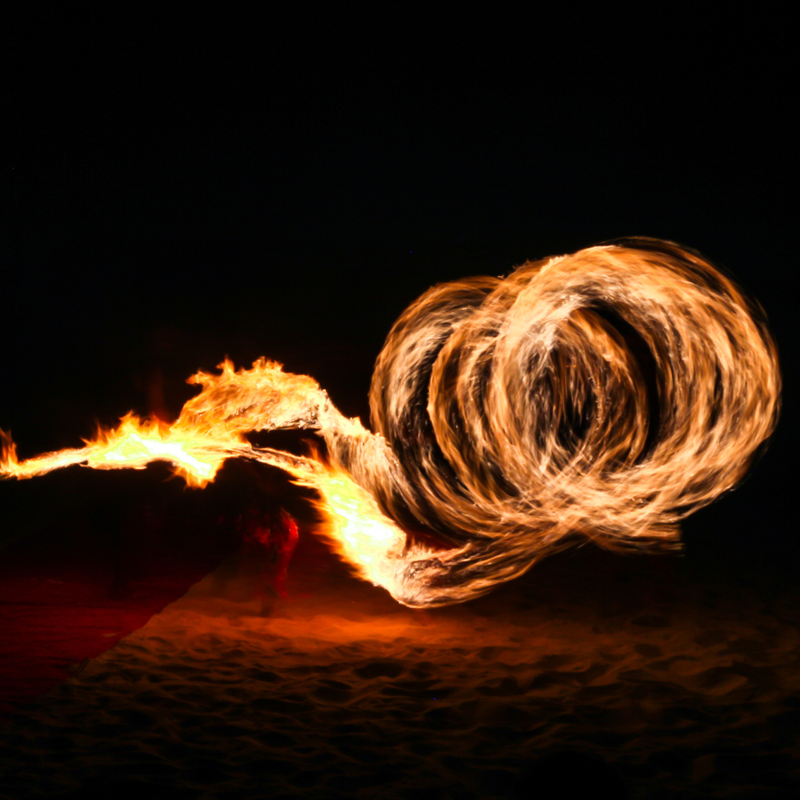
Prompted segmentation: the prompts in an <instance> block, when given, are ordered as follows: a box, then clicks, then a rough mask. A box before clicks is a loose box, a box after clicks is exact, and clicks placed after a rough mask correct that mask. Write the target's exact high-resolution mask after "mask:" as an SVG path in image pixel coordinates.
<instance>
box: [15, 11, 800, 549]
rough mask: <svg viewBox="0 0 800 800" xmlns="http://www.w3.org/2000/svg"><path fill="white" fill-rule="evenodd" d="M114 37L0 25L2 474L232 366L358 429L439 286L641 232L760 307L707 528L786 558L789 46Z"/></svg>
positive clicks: (153, 26)
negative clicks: (739, 418)
mask: <svg viewBox="0 0 800 800" xmlns="http://www.w3.org/2000/svg"><path fill="white" fill-rule="evenodd" d="M384 11H385V10H384ZM116 14H117V15H116V16H114V17H108V18H93V17H92V18H89V17H88V16H85V17H75V16H72V15H68V14H59V15H56V16H51V15H48V14H45V13H40V14H39V15H38V16H35V15H34V16H29V17H27V18H26V19H24V20H21V21H20V22H19V23H18V25H17V26H16V28H14V47H13V53H14V58H13V70H12V88H13V95H12V97H11V99H10V101H9V103H10V105H8V106H7V109H8V110H10V113H9V114H8V117H7V124H8V127H10V128H11V133H12V137H11V138H12V140H13V144H12V145H11V146H7V149H6V151H5V155H6V158H5V175H6V181H7V188H8V189H9V196H10V200H11V205H10V213H9V214H8V215H7V217H6V226H5V229H6V233H5V234H4V237H3V239H4V243H3V264H4V266H3V278H2V286H3V296H4V302H3V313H4V335H3V337H2V339H1V340H0V354H2V359H3V364H4V375H5V377H4V379H3V380H2V382H0V427H2V428H4V429H9V428H10V429H11V430H12V431H13V433H14V436H15V439H16V440H17V441H18V442H19V443H20V447H21V452H22V455H32V454H33V453H34V452H37V451H41V450H42V449H53V448H56V447H63V446H71V445H75V444H77V443H78V440H79V438H80V437H81V436H85V435H88V434H89V433H90V432H91V429H92V424H93V419H94V418H97V419H99V420H100V421H101V422H103V423H105V424H112V423H113V422H114V421H115V420H116V418H118V417H119V416H120V415H121V414H123V413H125V412H126V411H128V410H129V409H131V408H134V409H135V410H137V411H139V412H141V413H146V412H147V411H148V410H149V408H148V405H149V404H152V402H153V393H152V392H153V390H152V387H153V385H154V382H155V383H158V385H159V386H161V388H162V390H163V394H164V397H165V402H166V404H167V405H168V406H169V407H170V410H172V411H173V412H174V411H177V408H178V407H179V406H180V403H181V402H182V401H183V400H185V399H186V398H187V397H188V396H189V395H190V394H191V390H190V389H189V388H188V387H184V385H183V380H184V379H185V378H186V377H187V376H188V375H189V374H191V373H192V372H194V371H195V370H196V369H197V368H205V369H212V368H213V367H214V366H215V365H216V364H217V363H218V362H219V361H220V360H221V359H222V358H223V357H224V356H225V355H229V356H230V357H232V358H233V359H234V360H235V361H236V362H237V364H245V365H247V364H249V363H250V361H252V360H253V359H254V358H256V357H257V356H259V355H266V356H268V357H271V358H276V359H278V360H281V361H283V362H284V363H285V364H286V367H287V369H289V370H291V371H294V372H309V373H310V374H312V375H314V376H315V377H316V378H317V379H318V380H319V381H320V383H321V384H322V385H323V386H325V387H327V388H328V390H329V392H330V394H331V396H332V397H333V399H334V401H335V402H336V403H337V404H338V405H339V406H340V407H341V408H342V409H343V410H344V411H345V412H346V413H348V414H353V415H355V414H358V415H360V416H362V417H366V416H367V413H368V409H367V405H366V394H367V390H368V384H369V377H370V374H371V369H372V363H373V361H374V359H375V357H376V355H377V353H378V351H379V349H380V346H381V343H382V341H383V338H384V337H385V335H386V334H387V333H388V330H389V327H390V326H391V323H392V322H393V321H394V319H395V318H396V317H397V316H398V314H399V313H400V312H401V311H402V310H403V309H404V308H405V307H406V305H407V304H408V303H409V302H410V301H412V300H413V299H415V298H416V297H417V296H419V294H421V293H422V292H423V291H424V290H425V289H427V288H428V287H429V286H431V285H432V284H434V283H438V282H440V281H444V280H448V279H452V278H456V277H463V276H465V275H471V274H480V273H491V274H502V273H506V272H508V271H509V270H510V269H511V268H512V267H513V266H514V265H516V264H519V263H521V262H522V261H524V260H526V259H528V258H537V257H541V256H545V255H551V254H556V253H562V252H568V251H571V250H574V249H577V248H580V247H582V246H587V245H590V244H595V243H597V242H600V241H603V240H607V239H610V238H613V237H617V236H623V235H649V236H657V237H663V238H668V239H673V240H675V241H678V242H681V243H684V244H687V245H689V246H692V247H694V248H697V249H698V250H700V251H701V252H703V253H705V254H706V255H707V256H709V257H710V258H711V259H712V260H715V261H717V262H719V263H721V264H723V265H725V266H726V267H727V268H728V269H730V270H731V271H732V272H733V273H734V274H735V275H736V276H737V277H738V278H739V280H740V281H741V282H742V283H743V285H744V286H745V287H746V288H748V289H749V290H750V291H751V292H752V293H753V294H754V295H756V296H757V297H758V298H759V300H760V301H761V302H762V304H763V305H764V307H765V309H766V311H767V314H768V316H769V318H770V321H771V323H772V327H773V330H774V331H775V334H776V337H777V339H778V343H779V346H780V348H781V355H782V358H783V361H784V370H785V373H786V375H785V377H786V382H787V389H786V398H785V412H784V418H783V422H782V425H781V428H780V429H779V431H778V434H777V436H776V438H775V441H774V443H773V446H772V447H771V449H770V451H769V452H768V453H767V455H766V456H765V457H764V459H763V460H762V463H761V464H760V466H759V468H758V469H757V470H756V472H755V474H754V475H753V477H752V479H751V480H750V481H748V483H747V484H746V486H745V487H744V488H743V489H742V490H741V491H740V492H739V493H738V494H736V495H733V496H732V497H730V498H727V499H725V500H724V501H723V502H722V503H720V504H718V505H716V506H714V507H713V508H712V509H709V510H707V511H706V512H703V515H702V516H701V521H700V523H697V526H698V527H703V528H708V529H713V531H716V533H713V534H706V535H707V536H708V535H712V536H717V537H718V538H719V540H723V539H724V538H725V536H728V537H729V538H731V537H732V538H731V540H736V541H740V542H743V541H746V540H747V539H748V537H751V536H752V535H753V528H754V526H756V527H758V531H759V532H758V537H759V542H766V544H759V547H763V548H765V549H767V550H770V551H772V552H777V553H784V552H788V550H787V548H788V549H791V547H794V545H793V544H791V542H790V532H789V530H787V529H786V528H785V526H784V523H783V522H782V520H783V518H784V515H785V514H786V512H787V511H788V509H789V508H790V506H791V495H792V491H793V487H792V482H791V477H792V466H791V465H792V463H793V460H792V453H791V451H792V446H793V442H794V440H795V430H796V425H795V423H794V421H793V420H792V419H791V413H792V405H793V400H794V395H795V391H796V390H795V384H796V379H795V377H794V374H795V373H794V368H793V365H794V363H795V361H796V358H795V356H794V354H793V353H792V346H793V339H794V336H793V334H794V328H795V316H796V312H795V305H796V301H797V298H798V280H797V273H796V269H795V263H796V254H795V252H794V242H793V238H794V237H793V233H794V225H795V219H796V204H795V202H794V187H795V185H796V169H795V156H794V147H793V143H792V141H791V140H790V137H792V138H794V137H793V135H792V134H793V131H792V129H791V127H790V119H791V110H792V108H793V106H794V105H795V104H796V103H795V96H794V92H795V90H794V87H793V84H792V81H791V78H790V75H791V74H792V73H793V72H794V71H795V70H794V69H793V68H792V67H793V61H794V59H793V57H792V56H791V54H790V51H789V41H788V30H787V29H788V25H787V24H785V23H784V24H782V23H781V20H771V21H770V22H769V23H765V22H764V21H763V20H758V19H755V18H752V17H744V16H741V17H736V18H732V17H730V16H727V17H725V18H722V17H711V18H703V19H701V18H697V17H694V18H693V17H683V18H678V19H676V18H667V17H663V18H661V17H659V16H658V15H657V14H656V13H655V12H652V11H651V12H649V14H648V15H647V16H643V15H642V16H633V17H627V18H625V19H624V20H623V19H610V18H603V17H600V16H598V17H597V18H592V19H587V18H585V17H581V16H578V15H577V14H571V13H570V12H568V11H567V12H565V13H563V14H561V15H560V16H559V17H558V18H555V17H547V18H546V17H544V16H540V17H538V18H534V17H527V16H526V17H518V18H511V17H508V18H500V17H498V16H492V17H489V16H486V17H480V16H476V17H474V18H470V19H462V20H454V19H441V18H434V17H432V16H429V17H419V16H413V15H410V14H409V15H407V16H405V17H403V18H400V17H398V16H392V15H391V14H387V13H384V12H383V11H382V12H381V14H378V13H377V12H376V16H375V18H374V19H369V18H365V17H364V16H363V15H348V14H347V13H346V12H344V11H341V10H339V11H330V12H328V13H327V16H325V17H320V16H317V15H316V12H314V14H312V12H311V10H310V7H309V9H307V10H302V9H301V10H299V11H298V12H296V14H295V15H294V16H293V17H289V16H283V17H281V18H278V17H274V16H272V17H271V16H269V15H268V14H264V15H260V16H258V17H255V16H248V15H247V14H245V13H241V14H239V15H236V14H235V13H233V12H230V13H229V12H226V14H225V17H224V18H221V17H219V16H218V15H214V14H213V13H209V14H208V15H207V16H204V17H200V16H197V15H193V16H192V18H191V19H185V18H182V17H180V16H173V17H171V18H168V17H166V16H159V15H155V16H151V17H149V18H143V17H141V16H139V15H138V14H137V13H135V12H134V11H131V12H129V13H127V15H126V13H125V12H116ZM784 31H786V32H784ZM795 66H796V65H795ZM87 479H88V478H87ZM0 488H2V491H3V495H0V500H2V497H3V496H5V495H8V493H9V486H8V485H5V486H2V487H0ZM692 524H695V523H692ZM723 529H724V530H723ZM690 535H693V534H691V531H690Z"/></svg>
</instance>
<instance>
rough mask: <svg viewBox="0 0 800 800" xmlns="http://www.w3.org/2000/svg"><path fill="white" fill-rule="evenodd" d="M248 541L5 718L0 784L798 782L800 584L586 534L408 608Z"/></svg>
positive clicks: (746, 787)
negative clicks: (255, 551) (600, 545)
mask: <svg viewBox="0 0 800 800" xmlns="http://www.w3.org/2000/svg"><path fill="white" fill-rule="evenodd" d="M252 578H253V576H252V575H251V574H249V573H248V570H247V568H246V566H245V567H243V566H242V564H241V561H240V558H239V554H234V555H233V556H232V557H230V558H229V559H228V560H227V561H225V562H224V563H223V564H222V565H221V566H220V567H219V568H218V569H217V570H215V571H214V572H213V573H211V574H210V575H208V576H207V577H205V578H204V579H203V580H201V581H200V582H199V583H197V584H195V585H194V586H193V588H192V589H191V590H190V591H189V592H188V593H187V594H186V595H185V596H184V597H182V598H181V599H179V600H178V601H177V602H174V603H172V604H171V605H169V606H167V607H166V608H165V609H164V610H163V611H162V612H161V613H159V614H157V615H155V616H154V617H153V618H152V619H151V620H150V621H149V622H148V623H147V624H146V625H145V626H144V627H142V628H141V629H140V630H137V631H135V632H134V633H132V634H131V635H129V636H127V637H126V638H124V639H122V640H121V641H119V642H118V643H117V644H116V645H115V646H114V647H112V649H110V650H108V651H107V652H106V653H104V654H103V655H101V656H99V657H97V658H94V659H92V660H90V661H88V662H85V663H83V664H80V665H76V666H75V668H74V670H75V674H74V676H73V677H72V678H71V679H69V680H67V681H66V682H64V683H63V684H61V685H59V686H58V687H57V688H55V689H54V690H52V691H50V692H49V693H47V694H46V695H43V696H41V697H39V698H38V699H37V700H36V701H35V702H33V703H32V704H30V705H29V706H26V707H25V708H24V709H23V710H22V711H21V712H20V713H18V714H17V715H16V716H14V717H12V718H10V719H6V720H5V721H4V722H3V724H2V727H1V728H0V753H1V754H2V755H0V774H1V775H2V782H1V783H0V795H1V796H2V797H4V798H25V797H34V796H51V795H55V796H66V797H75V798H79V797H80V798H82V797H89V796H101V795H99V794H98V793H99V792H103V793H108V794H109V796H110V797H114V798H120V799H124V798H134V797H135V798H154V797H170V798H183V797H187V798H189V797H191V798H194V797H198V798H227V797H230V798H239V797H253V798H256V797H257V798H265V797H270V798H276V797H297V796H304V797H315V798H316V797H325V798H327V797H370V798H373V797H381V798H384V797H386V798H411V797H453V798H459V797H464V798H468V797H480V798H506V797H538V798H549V797H560V798H565V797H573V796H575V797H580V796H591V797H619V798H622V797H632V798H639V797H648V798H649V797H654V798H655V797H658V798H662V797H663V798H671V797H676V798H677V797H681V798H693V797H712V796H713V797H758V798H768V797H782V796H790V795H789V792H790V790H791V787H793V786H794V787H800V752H799V751H798V731H800V630H799V629H798V625H799V624H800V596H799V595H798V593H797V592H796V591H793V590H792V591H790V590H788V589H786V588H785V587H781V586H772V587H770V586H769V585H768V583H765V585H764V586H760V587H759V586H755V585H740V584H739V583H737V581H736V579H735V578H733V577H731V576H728V577H725V576H720V575H717V576H716V577H714V578H710V577H709V576H708V575H706V574H703V575H698V574H695V572H693V569H692V568H691V565H690V564H689V563H688V562H687V561H686V560H681V559H678V558H642V557H640V558H621V557H616V556H611V555H608V554H604V553H600V552H597V551H594V550H591V549H590V548H584V549H582V550H579V551H574V552H573V553H567V554H563V555H561V556H558V557H555V558H553V559H550V560H549V561H546V562H543V563H542V564H541V565H539V567H538V568H537V569H534V570H533V571H532V572H531V573H529V574H528V575H527V576H525V577H524V578H523V579H521V580H518V581H516V582H514V583H511V584H508V585H507V586H505V587H501V588H500V589H499V590H498V591H496V592H495V593H494V594H492V595H490V596H488V597H486V598H483V599H481V600H479V601H476V602H473V603H471V604H465V605H461V606H456V607H452V608H445V609H437V610H432V611H421V612H420V611H412V610H409V609H405V608H403V607H401V606H399V605H397V604H396V603H394V601H392V600H391V598H390V597H389V596H388V595H386V594H385V593H384V592H383V591H382V590H380V589H377V588H375V587H372V586H370V585H368V584H366V583H363V582H361V581H358V580H356V579H354V578H351V577H350V576H349V575H348V574H347V573H346V571H345V569H344V568H343V567H341V566H340V565H338V563H337V562H335V561H334V560H333V559H332V557H330V556H328V555H327V554H326V553H325V552H324V550H323V549H322V545H320V544H318V543H316V542H315V541H314V540H312V539H309V538H308V537H305V538H304V539H303V540H302V541H301V546H300V547H299V548H298V551H297V553H296V556H295V560H294V563H293V565H292V572H291V576H290V583H289V586H288V595H287V597H286V598H280V597H275V598H271V599H268V600H267V601H266V602H262V601H261V600H259V599H258V598H256V597H254V596H253V592H252V588H253V580H252Z"/></svg>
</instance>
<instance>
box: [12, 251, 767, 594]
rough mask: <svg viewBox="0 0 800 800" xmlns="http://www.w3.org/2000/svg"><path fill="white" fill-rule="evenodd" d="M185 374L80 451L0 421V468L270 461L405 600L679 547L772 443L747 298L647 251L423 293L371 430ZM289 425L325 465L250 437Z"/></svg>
mask: <svg viewBox="0 0 800 800" xmlns="http://www.w3.org/2000/svg"><path fill="white" fill-rule="evenodd" d="M189 382H190V383H194V384H197V385H198V386H200V387H201V391H200V393H199V394H198V395H197V396H195V397H194V398H192V399H191V400H189V401H188V402H187V403H186V405H185V406H184V407H183V409H182V410H181V413H180V416H179V417H178V419H177V420H176V421H175V422H174V423H172V424H171V425H170V424H167V423H165V422H163V421H160V420H157V419H153V420H142V419H140V418H138V417H136V416H135V415H133V414H128V415H127V416H125V417H124V418H123V419H122V420H121V422H120V425H119V426H118V427H117V428H115V429H114V430H106V431H100V432H99V433H98V435H97V436H96V437H95V439H93V440H90V441H85V442H84V444H85V446H84V447H83V448H79V449H72V450H61V451H59V452H56V453H49V454H46V455H42V456H38V457H36V458H31V459H28V460H26V461H22V462H20V461H19V460H18V458H17V454H16V448H15V445H14V443H13V441H12V440H11V437H10V436H9V435H7V434H3V433H2V431H0V477H9V478H10V477H14V478H20V479H21V478H30V477H33V476H35V475H41V474H44V473H47V472H50V471H52V470H55V469H61V468H63V467H66V466H70V465H72V464H82V465H84V466H87V467H90V468H92V469H143V468H144V467H145V466H146V465H147V464H149V463H151V462H152V461H167V462H169V463H170V464H172V466H173V469H174V471H175V472H176V473H177V474H178V475H180V476H181V477H183V478H184V479H185V480H186V482H187V483H188V484H189V485H191V486H195V487H200V488H202V487H203V486H205V485H207V484H208V483H209V482H210V481H213V480H214V478H215V476H216V474H217V472H218V471H219V468H220V467H221V466H222V464H223V463H224V462H225V460H226V459H228V458H249V459H253V460H256V461H259V462H261V463H265V464H270V465H272V466H277V467H279V468H281V469H283V470H285V471H287V472H288V473H289V474H291V475H292V476H293V477H294V479H295V480H296V482H298V483H300V484H303V485H306V486H310V487H312V488H314V489H315V490H316V491H317V492H318V494H319V501H318V508H319V509H320V511H321V513H322V516H323V519H324V520H325V522H324V524H323V525H322V526H321V528H320V531H319V532H320V533H321V534H322V535H324V536H325V537H326V538H327V539H328V540H329V541H330V542H331V543H332V545H333V546H334V548H335V549H336V550H337V552H338V553H339V554H340V556H341V557H342V558H343V559H344V560H345V561H346V562H347V563H349V564H350V565H351V566H352V567H353V569H354V571H355V572H356V574H357V575H359V577H361V578H364V579H365V580H369V581H371V582H372V583H374V584H376V585H379V586H383V587H384V588H386V589H387V590H388V591H389V592H390V593H391V594H392V596H393V597H395V598H396V599H397V600H398V601H399V602H401V603H404V604H406V605H410V606H431V605H444V604H448V603H455V602H461V601H463V600H467V599H469V598H471V597H475V596H478V595H480V594H482V593H484V592H486V591H488V590H489V589H491V588H492V586H494V585H496V584H497V583H499V582H501V581H505V580H509V579H511V578H514V577H516V576H518V575H520V574H522V573H523V572H525V571H526V570H527V569H529V568H530V567H531V566H532V565H533V564H534V563H535V562H536V561H537V560H539V559H540V558H542V557H543V556H545V555H547V554H549V553H552V552H555V551H557V550H559V549H561V548H563V547H566V546H568V545H569V544H571V543H572V542H574V541H575V540H578V539H580V538H587V537H588V538H590V539H592V540H593V541H595V542H596V543H598V544H599V545H601V546H604V547H608V548H613V549H620V548H625V547H634V548H638V549H644V548H647V549H653V548H671V547H676V546H679V541H678V536H679V530H678V526H677V523H678V521H679V520H680V519H681V518H683V517H685V516H686V515H687V514H689V513H691V512H692V511H693V510H695V509H696V508H699V507H701V506H703V505H706V504H707V503H710V502H712V501H713V500H714V499H715V498H716V497H717V496H719V495H720V494H721V493H723V492H725V491H728V490H730V489H732V488H733V487H734V486H735V485H736V484H737V483H738V481H739V480H741V478H742V477H743V476H744V474H745V472H746V471H747V469H748V467H749V465H750V463H751V461H752V458H753V455H754V453H755V452H756V450H757V448H758V447H759V445H760V444H761V443H762V442H763V441H765V440H766V439H767V438H768V437H769V436H770V435H771V433H772V431H773V429H774V426H775V424H776V421H777V415H778V409H779V398H780V383H781V382H780V373H779V369H778V360H777V351H776V348H775V344H774V342H773V341H772V338H771V336H770V334H769V331H768V330H767V327H766V323H765V322H764V319H763V317H762V314H761V312H760V311H759V310H758V308H757V306H756V305H755V304H754V303H753V302H752V301H750V300H748V298H747V297H746V296H745V295H744V294H743V292H742V291H741V290H740V289H739V288H738V287H736V285H735V284H734V283H733V282H732V281H731V280H730V279H729V278H727V277H726V276H724V275H723V274H722V273H721V272H719V271H718V270H717V269H716V268H715V267H713V266H712V265H711V264H709V263H708V262H707V261H705V260H704V259H703V258H702V257H700V256H699V255H698V254H697V253H694V252H693V251H690V250H687V249H684V248H681V247H679V246H677V245H674V244H672V243H669V242H661V241H658V240H651V239H636V240H630V241H629V242H625V243H620V244H615V245H605V246H600V247H593V248H588V249H586V250H582V251H580V252H578V253H575V254H573V255H570V256H561V257H557V258H551V259H545V260H543V261H539V262H531V263H527V264H524V265H522V266H521V267H519V268H518V269H517V270H515V271H514V272H513V273H512V274H511V275H510V276H509V277H508V278H506V279H500V278H496V279H495V278H474V279H470V280H465V281H458V282H454V283H449V284H443V285H440V286H436V287H434V288H433V289H431V290H430V291H429V292H428V293H426V294H425V295H423V297H421V298H420V299H419V300H418V301H417V302H416V303H414V304H413V305H412V306H411V307H410V308H409V309H408V310H407V311H406V312H405V313H404V314H403V315H402V316H401V318H400V319H399V320H398V322H397V323H396V324H395V326H394V327H393V329H392V331H391V332H390V334H389V337H388V339H387V341H386V344H385V346H384V348H383V350H382V352H381V354H380V356H379V358H378V361H377V364H376V368H375V373H374V376H373V383H372V388H371V391H370V405H371V408H372V413H373V423H374V425H375V427H376V429H377V432H376V433H371V432H370V431H368V430H366V429H365V428H364V426H363V425H362V424H361V422H360V421H359V420H357V419H347V418H345V417H343V416H342V415H341V414H340V413H339V411H338V410H337V409H336V408H335V407H334V406H333V404H332V403H331V402H330V399H329V398H328V396H327V394H326V393H325V392H324V391H323V390H322V389H321V388H320V387H319V385H318V384H317V383H316V381H314V380H313V379H312V378H310V377H308V376H304V375H293V374H291V373H287V372H284V371H283V368H282V367H281V365H280V364H277V363H275V362H271V361H267V360H266V359H263V358H262V359H259V360H258V361H256V362H255V363H254V364H253V366H252V368H251V369H249V370H245V369H241V370H239V371H237V370H235V369H234V366H233V364H232V363H231V362H230V361H228V360H226V361H224V362H223V363H222V364H221V365H220V374H218V375H213V374H207V373H203V372H199V373H197V374H196V375H194V376H192V377H191V378H189ZM288 428H305V429H310V430H314V431H316V432H317V433H318V434H319V435H321V436H322V437H323V439H324V440H325V443H326V445H327V449H328V453H329V458H330V463H328V462H326V461H324V460H323V459H321V458H320V457H319V456H318V455H314V454H312V455H311V456H309V457H300V456H294V455H291V454H289V453H284V452H281V451H278V450H274V449H271V448H257V447H253V446H252V445H251V444H250V443H249V442H248V441H247V439H246V434H247V433H250V432H252V431H270V430H278V429H288ZM413 529H425V530H429V531H432V532H434V533H436V534H438V535H439V537H440V538H441V540H442V542H444V543H446V544H447V547H445V548H444V549H440V550H435V551H434V550H432V549H431V548H430V547H427V546H425V545H423V544H420V543H419V542H418V541H416V540H415V537H410V536H409V535H408V534H407V532H406V531H407V530H413Z"/></svg>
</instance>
